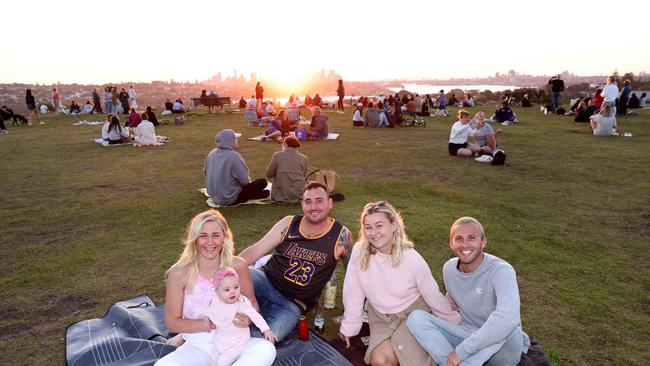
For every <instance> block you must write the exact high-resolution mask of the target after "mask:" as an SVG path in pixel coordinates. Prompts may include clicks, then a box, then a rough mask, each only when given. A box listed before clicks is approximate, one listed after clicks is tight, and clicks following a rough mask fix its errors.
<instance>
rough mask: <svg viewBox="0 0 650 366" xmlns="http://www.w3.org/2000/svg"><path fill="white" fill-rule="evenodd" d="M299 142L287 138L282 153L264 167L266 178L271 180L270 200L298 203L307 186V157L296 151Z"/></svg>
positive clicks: (272, 158)
mask: <svg viewBox="0 0 650 366" xmlns="http://www.w3.org/2000/svg"><path fill="white" fill-rule="evenodd" d="M299 147H300V141H298V138H297V137H296V136H287V137H285V138H284V141H283V142H282V151H278V152H276V153H275V154H273V157H271V162H270V163H269V165H268V166H267V167H266V177H267V178H268V179H273V186H272V187H271V199H272V200H273V201H276V202H284V203H298V202H300V198H301V197H302V192H303V190H304V189H305V186H306V185H307V164H308V159H307V156H305V155H303V154H301V153H300V151H298V148H299Z"/></svg>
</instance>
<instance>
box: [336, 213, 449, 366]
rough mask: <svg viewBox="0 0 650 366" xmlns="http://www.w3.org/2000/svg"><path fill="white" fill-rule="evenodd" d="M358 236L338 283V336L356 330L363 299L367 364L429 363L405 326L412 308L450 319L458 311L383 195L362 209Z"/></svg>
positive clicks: (357, 330)
mask: <svg viewBox="0 0 650 366" xmlns="http://www.w3.org/2000/svg"><path fill="white" fill-rule="evenodd" d="M360 221H361V223H360V226H361V229H360V230H359V231H360V233H359V241H358V242H357V243H356V244H355V245H354V247H353V249H352V255H351V256H350V263H349V265H348V267H347V270H346V273H345V282H344V284H343V305H344V307H345V312H344V314H343V321H342V322H341V328H340V333H339V335H340V337H341V338H342V339H343V340H344V341H345V342H346V345H347V346H348V347H349V345H350V337H353V336H355V335H357V334H358V333H359V330H360V329H361V325H362V316H363V306H364V301H365V300H367V301H368V324H369V325H370V340H369V344H368V349H367V351H366V355H365V357H364V361H365V362H366V363H369V364H372V365H398V364H399V365H402V366H409V365H418V366H420V365H433V361H432V360H431V357H430V356H429V354H428V353H427V352H426V351H424V350H423V349H422V347H420V345H419V344H418V343H417V341H416V340H415V338H414V337H413V336H412V335H411V333H410V332H409V330H408V329H407V328H406V318H407V317H408V315H409V314H410V313H411V312H412V311H413V310H416V309H421V310H424V311H427V312H433V314H434V315H436V316H437V317H440V318H442V319H445V320H447V321H449V322H452V323H454V324H458V323H459V322H460V315H459V314H458V312H456V311H454V310H452V308H451V304H450V303H449V301H447V299H446V298H445V297H444V296H443V295H442V294H441V293H440V290H439V289H438V284H437V283H436V281H435V280H434V279H433V276H432V275H431V270H430V269H429V266H428V265H427V263H426V261H425V260H424V258H422V256H421V255H420V254H419V253H418V252H417V251H415V249H413V243H412V242H411V241H410V240H409V239H408V237H407V235H406V232H405V231H404V223H403V221H402V217H401V216H400V214H399V212H397V210H395V208H394V207H393V206H392V205H391V204H389V203H387V202H384V201H379V202H374V203H369V204H367V205H366V206H365V207H364V208H363V212H362V213H361V220H360Z"/></svg>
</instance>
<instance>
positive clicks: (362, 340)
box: [329, 323, 551, 366]
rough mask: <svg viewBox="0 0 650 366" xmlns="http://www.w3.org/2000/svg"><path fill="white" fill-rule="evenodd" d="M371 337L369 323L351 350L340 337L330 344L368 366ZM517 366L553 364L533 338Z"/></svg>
mask: <svg viewBox="0 0 650 366" xmlns="http://www.w3.org/2000/svg"><path fill="white" fill-rule="evenodd" d="M369 335H370V329H369V328H368V323H363V326H362V327H361V331H360V332H359V335H358V336H355V337H352V338H350V348H345V342H344V341H342V340H341V339H340V338H338V337H336V338H334V339H330V341H329V344H330V345H331V346H332V347H334V348H335V349H336V350H337V351H338V352H339V353H341V355H343V357H345V358H346V359H348V360H349V361H350V362H352V364H353V365H354V366H366V363H365V362H363V356H364V355H365V354H366V348H367V347H368V344H367V343H368V342H367V339H368V336H369ZM517 366H551V362H550V361H549V360H548V358H547V357H546V354H545V353H544V350H543V349H542V346H541V345H540V344H539V342H538V341H537V340H535V339H533V338H531V339H530V347H529V348H528V352H527V353H526V354H523V355H522V356H521V360H520V361H519V363H518V364H517Z"/></svg>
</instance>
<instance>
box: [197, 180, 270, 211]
mask: <svg viewBox="0 0 650 366" xmlns="http://www.w3.org/2000/svg"><path fill="white" fill-rule="evenodd" d="M272 185H273V183H271V182H269V183H268V184H267V185H266V188H264V189H268V190H269V192H270V191H271V186H272ZM199 192H201V193H202V194H203V195H204V196H206V197H208V199H207V200H205V203H207V204H208V206H210V207H213V208H220V207H237V206H240V205H270V204H271V203H273V200H272V199H271V198H270V196H269V198H260V199H258V200H248V201H246V202H242V203H240V204H238V205H233V206H227V205H226V206H222V205H218V204H216V203H214V202H213V201H212V197H210V196H209V195H208V190H207V189H205V188H199Z"/></svg>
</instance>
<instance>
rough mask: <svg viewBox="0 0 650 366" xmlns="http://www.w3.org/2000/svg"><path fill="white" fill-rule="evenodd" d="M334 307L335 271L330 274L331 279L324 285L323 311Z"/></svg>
mask: <svg viewBox="0 0 650 366" xmlns="http://www.w3.org/2000/svg"><path fill="white" fill-rule="evenodd" d="M335 305H336V271H334V272H333V273H332V277H330V280H329V281H327V284H325V302H324V304H323V306H324V307H325V309H334V306H335Z"/></svg>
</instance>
